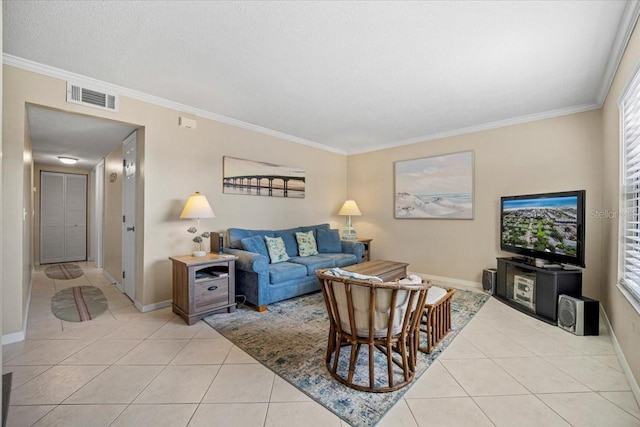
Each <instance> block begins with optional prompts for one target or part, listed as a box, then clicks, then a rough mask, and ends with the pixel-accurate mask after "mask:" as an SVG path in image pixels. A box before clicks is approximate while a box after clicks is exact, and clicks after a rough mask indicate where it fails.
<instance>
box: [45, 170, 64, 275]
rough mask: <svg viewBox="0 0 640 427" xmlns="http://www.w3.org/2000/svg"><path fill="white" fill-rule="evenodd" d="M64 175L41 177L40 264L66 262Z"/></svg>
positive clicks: (50, 174)
mask: <svg viewBox="0 0 640 427" xmlns="http://www.w3.org/2000/svg"><path fill="white" fill-rule="evenodd" d="M64 232H65V226H64V175H63V174H61V173H53V172H42V173H41V175H40V263H41V264H46V263H51V262H63V261H64Z"/></svg>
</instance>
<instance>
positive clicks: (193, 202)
mask: <svg viewBox="0 0 640 427" xmlns="http://www.w3.org/2000/svg"><path fill="white" fill-rule="evenodd" d="M215 217H216V216H215V214H214V213H213V210H212V209H211V206H210V205H209V202H208V201H207V198H206V197H205V196H203V195H202V194H200V192H198V191H196V194H193V195H191V196H189V200H187V204H186V205H185V206H184V209H183V210H182V213H181V214H180V218H196V219H197V220H198V226H197V227H189V228H188V229H187V231H188V232H189V233H193V234H196V236H195V237H194V238H193V241H194V242H195V243H196V245H197V247H196V250H195V251H193V256H194V257H203V256H205V255H206V254H207V251H204V250H202V239H203V238H205V239H208V238H209V236H210V235H211V234H210V233H209V232H208V231H205V232H204V233H202V234H200V235H197V233H198V229H199V228H200V218H215Z"/></svg>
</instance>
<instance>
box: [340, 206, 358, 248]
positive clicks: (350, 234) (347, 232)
mask: <svg viewBox="0 0 640 427" xmlns="http://www.w3.org/2000/svg"><path fill="white" fill-rule="evenodd" d="M338 215H347V216H348V217H349V219H348V220H347V225H346V226H345V228H344V230H343V231H342V239H343V240H356V239H357V238H358V236H357V235H356V230H354V229H353V227H352V226H351V215H362V213H361V212H360V209H358V205H357V204H356V202H355V201H353V200H347V201H346V202H344V205H342V208H340V211H339V212H338Z"/></svg>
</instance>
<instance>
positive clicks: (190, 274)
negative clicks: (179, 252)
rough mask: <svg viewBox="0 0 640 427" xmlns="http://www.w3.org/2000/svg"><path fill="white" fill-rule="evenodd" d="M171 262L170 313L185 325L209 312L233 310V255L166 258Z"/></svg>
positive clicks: (234, 258)
mask: <svg viewBox="0 0 640 427" xmlns="http://www.w3.org/2000/svg"><path fill="white" fill-rule="evenodd" d="M169 259H170V260H171V261H172V262H173V304H171V306H172V308H173V312H174V313H176V314H177V315H179V316H180V317H182V318H183V319H184V320H185V322H187V324H189V325H193V324H194V323H196V322H197V321H198V320H200V319H202V318H203V317H205V316H208V315H209V314H213V313H218V312H222V311H227V312H229V313H231V312H232V311H235V309H236V295H235V293H236V291H235V290H236V280H235V271H236V268H235V263H236V259H237V257H235V256H233V255H220V254H211V253H209V254H207V255H205V256H203V257H198V258H195V257H192V256H191V255H184V256H176V257H169Z"/></svg>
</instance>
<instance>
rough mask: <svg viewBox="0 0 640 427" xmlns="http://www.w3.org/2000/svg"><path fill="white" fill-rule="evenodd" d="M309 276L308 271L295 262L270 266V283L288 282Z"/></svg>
mask: <svg viewBox="0 0 640 427" xmlns="http://www.w3.org/2000/svg"><path fill="white" fill-rule="evenodd" d="M305 276H307V269H306V268H305V267H304V266H303V265H300V264H296V263H293V262H288V261H285V262H280V263H277V264H271V265H270V266H269V283H272V284H273V283H280V282H286V281H287V280H293V279H301V278H303V277H305Z"/></svg>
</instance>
